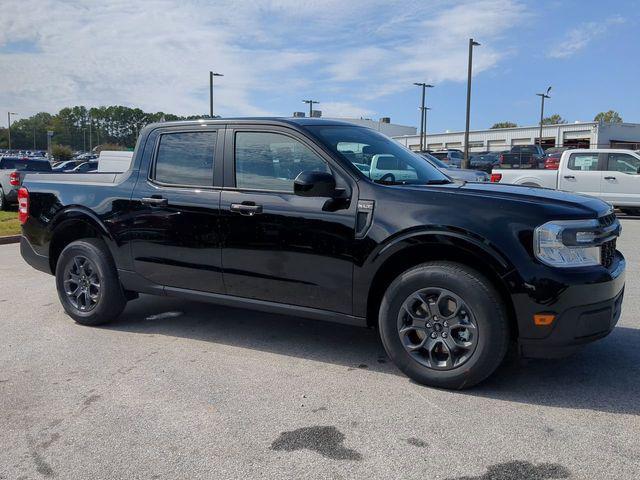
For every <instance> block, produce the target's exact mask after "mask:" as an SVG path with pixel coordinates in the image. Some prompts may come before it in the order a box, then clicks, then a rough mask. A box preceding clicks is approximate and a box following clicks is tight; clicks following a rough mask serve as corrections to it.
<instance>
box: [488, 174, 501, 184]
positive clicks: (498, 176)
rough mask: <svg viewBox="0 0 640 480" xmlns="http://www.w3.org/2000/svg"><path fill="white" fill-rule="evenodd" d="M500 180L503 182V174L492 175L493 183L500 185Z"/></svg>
mask: <svg viewBox="0 0 640 480" xmlns="http://www.w3.org/2000/svg"><path fill="white" fill-rule="evenodd" d="M500 180H502V174H501V173H492V174H491V182H492V183H498V182H499V181H500Z"/></svg>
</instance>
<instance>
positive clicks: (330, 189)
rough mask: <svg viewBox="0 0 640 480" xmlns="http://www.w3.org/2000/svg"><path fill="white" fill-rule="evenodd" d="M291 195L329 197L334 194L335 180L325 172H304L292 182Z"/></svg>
mask: <svg viewBox="0 0 640 480" xmlns="http://www.w3.org/2000/svg"><path fill="white" fill-rule="evenodd" d="M293 193H295V194H296V195H299V196H301V197H329V198H332V197H333V196H334V195H335V194H336V179H335V178H333V175H331V174H330V173H327V172H316V171H310V170H305V171H304V172H300V174H298V176H297V177H296V179H295V180H294V181H293Z"/></svg>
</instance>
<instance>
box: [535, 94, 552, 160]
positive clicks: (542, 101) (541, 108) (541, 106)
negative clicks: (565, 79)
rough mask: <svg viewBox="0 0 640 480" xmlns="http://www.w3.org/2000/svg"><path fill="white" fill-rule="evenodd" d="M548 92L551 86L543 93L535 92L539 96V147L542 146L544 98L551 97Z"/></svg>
mask: <svg viewBox="0 0 640 480" xmlns="http://www.w3.org/2000/svg"><path fill="white" fill-rule="evenodd" d="M549 92H551V87H549V88H547V91H546V92H545V93H536V95H537V96H538V97H540V100H541V102H540V135H539V136H538V145H540V148H542V122H543V120H544V100H545V99H546V98H551V96H550V95H549Z"/></svg>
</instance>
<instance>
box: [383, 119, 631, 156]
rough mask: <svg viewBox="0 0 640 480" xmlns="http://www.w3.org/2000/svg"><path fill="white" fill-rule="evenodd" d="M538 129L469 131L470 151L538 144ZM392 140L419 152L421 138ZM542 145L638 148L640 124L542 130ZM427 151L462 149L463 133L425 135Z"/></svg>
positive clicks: (569, 125)
mask: <svg viewBox="0 0 640 480" xmlns="http://www.w3.org/2000/svg"><path fill="white" fill-rule="evenodd" d="M539 135H540V126H539V125H538V126H532V127H514V128H494V129H489V130H473V131H470V132H469V150H470V151H471V152H480V151H502V150H509V149H510V148H511V147H512V146H514V145H532V144H535V143H538V136H539ZM393 138H394V139H395V140H397V141H398V142H400V143H402V144H403V145H405V146H407V147H409V148H410V149H412V150H419V149H420V135H394V136H393ZM542 146H543V147H544V148H550V147H572V148H629V149H631V150H638V149H640V124H638V123H599V122H576V123H563V124H558V125H544V126H543V127H542ZM426 148H427V149H428V150H441V149H445V148H455V149H461V150H462V149H463V148H464V132H446V133H435V134H429V135H426Z"/></svg>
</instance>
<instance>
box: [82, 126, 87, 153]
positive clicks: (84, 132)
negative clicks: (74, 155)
mask: <svg viewBox="0 0 640 480" xmlns="http://www.w3.org/2000/svg"><path fill="white" fill-rule="evenodd" d="M82 151H83V152H86V151H87V129H86V128H83V129H82Z"/></svg>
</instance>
